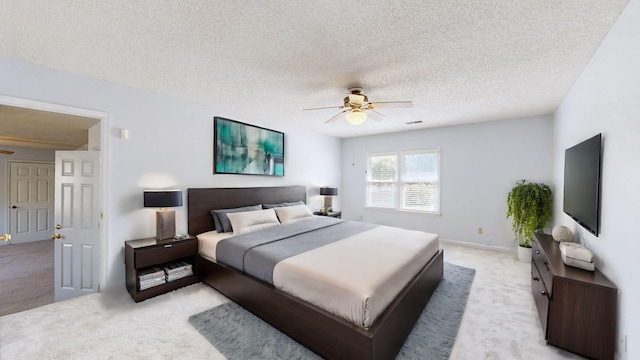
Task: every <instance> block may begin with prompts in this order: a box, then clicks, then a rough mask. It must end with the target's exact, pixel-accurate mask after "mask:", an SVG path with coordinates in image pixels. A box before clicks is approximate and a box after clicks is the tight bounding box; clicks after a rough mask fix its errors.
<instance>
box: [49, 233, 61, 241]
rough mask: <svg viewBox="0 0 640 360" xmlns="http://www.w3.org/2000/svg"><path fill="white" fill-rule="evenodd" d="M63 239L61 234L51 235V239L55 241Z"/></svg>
mask: <svg viewBox="0 0 640 360" xmlns="http://www.w3.org/2000/svg"><path fill="white" fill-rule="evenodd" d="M61 237H62V235H60V233H58V234H53V235H51V238H52V239H54V240H55V239H60V238H61Z"/></svg>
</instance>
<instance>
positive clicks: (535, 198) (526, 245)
mask: <svg viewBox="0 0 640 360" xmlns="http://www.w3.org/2000/svg"><path fill="white" fill-rule="evenodd" d="M552 209H553V197H552V195H551V188H549V186H548V185H546V184H542V183H530V182H527V181H526V180H520V181H518V183H516V186H514V187H513V189H511V192H510V193H509V196H508V197H507V218H509V217H510V218H511V227H512V229H513V232H514V233H515V235H516V241H517V242H518V258H519V259H520V261H523V262H530V261H531V236H532V235H533V232H541V231H543V230H544V228H545V226H546V225H547V223H548V222H549V220H551V212H552Z"/></svg>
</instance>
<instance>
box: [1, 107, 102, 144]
mask: <svg viewBox="0 0 640 360" xmlns="http://www.w3.org/2000/svg"><path fill="white" fill-rule="evenodd" d="M97 122H98V120H96V119H91V118H86V117H82V116H74V115H67V114H60V113H51V112H46V111H40V110H32V109H24V108H19V107H14V106H5V105H0V124H2V125H1V126H0V129H2V131H1V132H0V145H1V146H14V147H28V148H34V149H55V150H76V149H81V148H83V147H86V146H87V140H88V136H89V135H88V133H89V128H90V127H91V126H93V125H94V124H96V123H97Z"/></svg>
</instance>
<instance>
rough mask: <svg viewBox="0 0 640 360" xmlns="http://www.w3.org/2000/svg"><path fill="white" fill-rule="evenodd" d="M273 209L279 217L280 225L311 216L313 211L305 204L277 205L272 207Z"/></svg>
mask: <svg viewBox="0 0 640 360" xmlns="http://www.w3.org/2000/svg"><path fill="white" fill-rule="evenodd" d="M273 210H275V212H276V214H278V219H280V223H281V224H282V225H285V224H291V223H294V222H296V221H300V220H304V219H307V218H312V217H313V213H312V212H311V210H309V208H308V207H307V205H294V206H287V207H277V208H273Z"/></svg>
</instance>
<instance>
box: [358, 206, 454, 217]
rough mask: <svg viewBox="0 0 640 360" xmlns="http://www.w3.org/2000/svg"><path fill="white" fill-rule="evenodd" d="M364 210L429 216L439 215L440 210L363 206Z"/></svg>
mask: <svg viewBox="0 0 640 360" xmlns="http://www.w3.org/2000/svg"><path fill="white" fill-rule="evenodd" d="M364 209H365V210H372V211H379V212H387V213H394V214H402V213H404V214H412V215H430V216H441V215H442V214H441V213H440V212H433V211H421V210H409V209H390V208H380V207H371V206H365V207H364Z"/></svg>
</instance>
